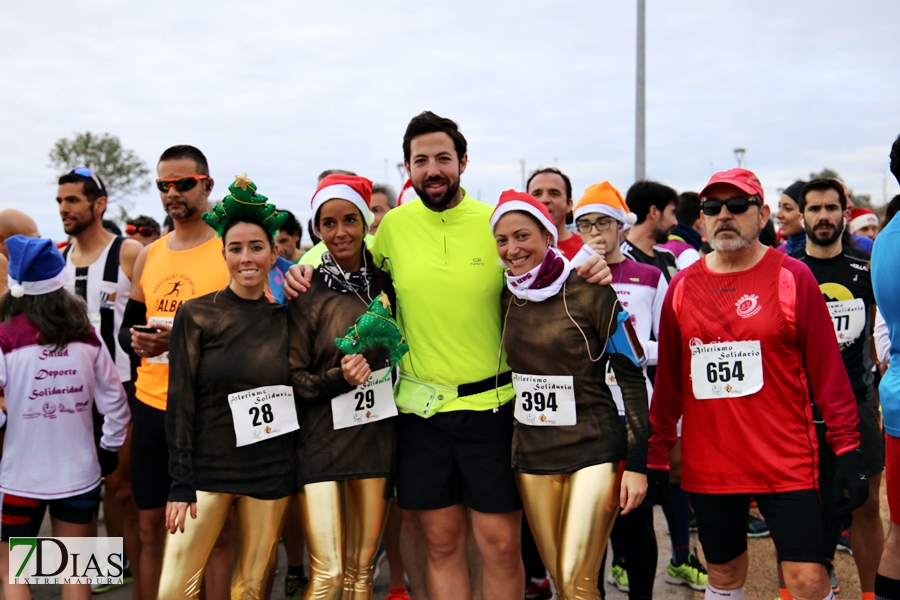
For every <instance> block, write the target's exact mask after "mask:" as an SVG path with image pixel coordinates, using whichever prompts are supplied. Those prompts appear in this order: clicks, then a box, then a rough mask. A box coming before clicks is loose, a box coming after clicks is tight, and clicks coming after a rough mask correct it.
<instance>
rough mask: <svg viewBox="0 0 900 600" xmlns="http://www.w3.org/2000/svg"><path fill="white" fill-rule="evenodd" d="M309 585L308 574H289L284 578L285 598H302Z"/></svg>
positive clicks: (287, 599) (292, 599)
mask: <svg viewBox="0 0 900 600" xmlns="http://www.w3.org/2000/svg"><path fill="white" fill-rule="evenodd" d="M308 585H309V577H307V576H306V575H288V576H287V577H285V578H284V598H285V600H300V598H302V597H303V592H304V591H306V586H308Z"/></svg>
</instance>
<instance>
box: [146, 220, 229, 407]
mask: <svg viewBox="0 0 900 600" xmlns="http://www.w3.org/2000/svg"><path fill="white" fill-rule="evenodd" d="M140 285H141V290H142V291H143V292H144V303H145V304H146V305H147V323H148V324H149V325H153V324H154V323H166V324H168V325H171V324H172V322H173V321H174V319H175V311H177V310H178V307H179V306H181V305H182V304H184V303H185V302H187V301H188V300H191V299H192V298H197V297H199V296H204V295H206V294H209V293H212V292H215V291H216V290H220V289H222V288H224V287H225V286H226V285H228V268H227V267H226V266H225V260H224V259H223V258H222V240H221V239H219V238H217V237H214V238H212V239H211V240H209V241H208V242H204V243H203V244H201V245H199V246H197V247H196V248H191V249H190V250H178V251H174V250H169V236H168V234H167V235H165V236H164V237H162V238H160V239H158V240H157V241H155V242H153V244H151V245H150V249H149V250H148V251H147V262H146V263H145V265H144V272H143V273H142V274H141V281H140ZM135 388H136V395H137V399H138V400H140V401H141V402H143V403H144V404H147V405H148V406H152V407H153V408H156V409H158V410H166V401H167V397H168V391H169V353H168V352H166V353H165V354H163V355H162V356H157V357H154V358H149V359H148V358H144V359H141V366H140V367H138V370H137V382H136V383H135Z"/></svg>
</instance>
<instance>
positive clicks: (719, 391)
mask: <svg viewBox="0 0 900 600" xmlns="http://www.w3.org/2000/svg"><path fill="white" fill-rule="evenodd" d="M762 386H763V365H762V350H761V349H760V344H759V342H758V341H747V342H719V343H715V344H698V345H696V346H691V387H692V388H693V391H694V397H695V398H697V400H712V399H715V398H740V397H741V396H749V395H750V394H755V393H756V392H758V391H759V390H761V389H762Z"/></svg>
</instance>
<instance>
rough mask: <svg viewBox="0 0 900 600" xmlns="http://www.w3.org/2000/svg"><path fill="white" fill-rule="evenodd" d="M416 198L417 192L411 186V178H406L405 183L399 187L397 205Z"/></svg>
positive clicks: (417, 196)
mask: <svg viewBox="0 0 900 600" xmlns="http://www.w3.org/2000/svg"><path fill="white" fill-rule="evenodd" d="M418 198H419V192H417V191H416V190H415V188H414V187H413V184H412V179H409V178H407V180H406V183H404V184H403V187H402V188H400V195H399V196H397V206H400V205H401V204H406V203H407V202H412V201H413V200H418Z"/></svg>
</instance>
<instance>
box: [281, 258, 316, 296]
mask: <svg viewBox="0 0 900 600" xmlns="http://www.w3.org/2000/svg"><path fill="white" fill-rule="evenodd" d="M314 270H315V269H313V267H312V265H292V266H291V268H290V269H288V272H287V273H285V274H284V297H285V298H287V299H288V300H293V299H294V298H296V297H298V296H299V295H300V294H305V293H306V290H308V289H309V282H310V281H312V274H313V271H314Z"/></svg>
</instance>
